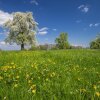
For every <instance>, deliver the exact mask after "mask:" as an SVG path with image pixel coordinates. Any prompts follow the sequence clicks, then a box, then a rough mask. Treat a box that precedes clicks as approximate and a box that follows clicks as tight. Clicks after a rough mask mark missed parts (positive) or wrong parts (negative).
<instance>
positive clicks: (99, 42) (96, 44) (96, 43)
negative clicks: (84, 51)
mask: <svg viewBox="0 0 100 100" xmlns="http://www.w3.org/2000/svg"><path fill="white" fill-rule="evenodd" d="M90 48H91V49H100V34H99V35H98V36H97V37H96V39H95V40H93V41H92V42H90Z"/></svg>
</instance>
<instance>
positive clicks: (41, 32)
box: [38, 27, 49, 35]
mask: <svg viewBox="0 0 100 100" xmlns="http://www.w3.org/2000/svg"><path fill="white" fill-rule="evenodd" d="M48 29H49V28H47V27H43V28H41V29H39V32H38V34H40V35H45V34H47V33H48Z"/></svg>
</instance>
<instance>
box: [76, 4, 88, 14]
mask: <svg viewBox="0 0 100 100" xmlns="http://www.w3.org/2000/svg"><path fill="white" fill-rule="evenodd" d="M78 9H79V10H81V11H82V12H84V13H87V12H88V11H89V7H88V6H87V5H80V6H79V7H78Z"/></svg>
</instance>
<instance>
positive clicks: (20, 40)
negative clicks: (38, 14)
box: [4, 12, 37, 50]
mask: <svg viewBox="0 0 100 100" xmlns="http://www.w3.org/2000/svg"><path fill="white" fill-rule="evenodd" d="M4 26H5V27H6V28H7V29H8V30H9V34H8V37H7V38H6V39H5V41H6V42H8V43H10V44H12V43H16V44H17V45H21V50H24V45H26V44H29V45H32V44H34V43H35V32H36V26H37V24H36V22H35V21H34V19H33V16H32V13H31V12H27V13H21V12H16V13H14V14H13V20H9V21H7V22H6V23H5V25H4Z"/></svg>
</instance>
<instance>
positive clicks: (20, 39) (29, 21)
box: [4, 12, 100, 50]
mask: <svg viewBox="0 0 100 100" xmlns="http://www.w3.org/2000/svg"><path fill="white" fill-rule="evenodd" d="M4 28H6V29H7V30H8V31H9V34H8V37H7V38H6V39H5V42H6V43H9V44H13V43H16V44H17V45H20V47H21V50H24V49H25V48H24V46H25V45H31V48H30V50H35V49H37V50H39V49H40V50H41V49H50V46H51V49H71V48H75V47H74V46H71V45H70V43H69V42H68V34H67V33H64V32H63V33H61V34H60V35H59V37H57V38H56V39H55V45H48V44H46V45H45V46H43V45H39V46H36V37H35V34H36V32H38V28H37V23H36V22H35V20H34V18H33V15H32V13H31V12H27V13H22V12H16V13H13V20H9V21H7V22H6V23H5V24H4ZM78 47H79V48H82V47H80V46H78ZM90 48H91V49H100V34H99V36H98V37H96V39H95V40H93V41H91V42H90Z"/></svg>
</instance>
